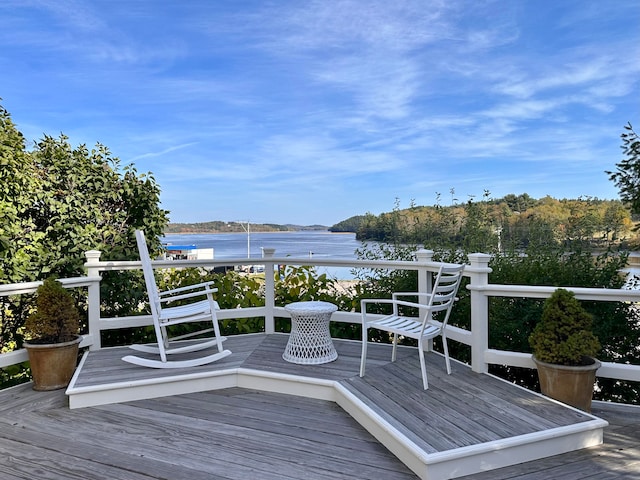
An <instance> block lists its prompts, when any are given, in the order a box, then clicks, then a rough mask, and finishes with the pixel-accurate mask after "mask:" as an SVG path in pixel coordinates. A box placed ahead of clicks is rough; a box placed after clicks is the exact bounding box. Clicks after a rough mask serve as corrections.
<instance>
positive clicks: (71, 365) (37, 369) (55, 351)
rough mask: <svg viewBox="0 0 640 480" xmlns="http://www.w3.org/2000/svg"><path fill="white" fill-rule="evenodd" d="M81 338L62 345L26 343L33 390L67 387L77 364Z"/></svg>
mask: <svg viewBox="0 0 640 480" xmlns="http://www.w3.org/2000/svg"><path fill="white" fill-rule="evenodd" d="M80 340H81V337H77V338H76V339H75V340H71V341H70V342H64V343H52V344H39V343H27V342H25V344H24V346H25V348H26V349H27V352H28V353H29V362H30V363H31V376H32V377H33V389H34V390H57V389H60V388H65V387H66V386H67V385H69V382H70V381H71V377H73V372H74V371H75V369H76V364H77V362H78V346H79V345H80Z"/></svg>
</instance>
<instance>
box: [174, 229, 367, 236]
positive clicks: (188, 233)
mask: <svg viewBox="0 0 640 480" xmlns="http://www.w3.org/2000/svg"><path fill="white" fill-rule="evenodd" d="M301 232H311V233H330V234H332V235H353V234H355V233H356V232H331V231H329V230H283V231H273V230H270V231H264V232H262V231H260V230H256V231H255V232H254V231H253V230H252V231H251V233H252V234H253V233H277V234H281V235H282V234H287V233H301ZM229 233H241V234H243V235H246V234H247V232H238V231H233V232H201V231H196V232H165V233H163V235H164V236H165V237H167V236H169V235H227V234H229Z"/></svg>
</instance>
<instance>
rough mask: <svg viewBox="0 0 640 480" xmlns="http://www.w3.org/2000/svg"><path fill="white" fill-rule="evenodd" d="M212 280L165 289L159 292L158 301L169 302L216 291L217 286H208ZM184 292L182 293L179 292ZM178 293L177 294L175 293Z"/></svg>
mask: <svg viewBox="0 0 640 480" xmlns="http://www.w3.org/2000/svg"><path fill="white" fill-rule="evenodd" d="M213 283H214V282H204V283H199V284H197V285H189V286H187V287H180V288H174V289H173V290H166V291H164V292H159V293H158V296H159V297H160V302H162V303H171V302H175V301H177V300H184V299H186V298H194V297H202V296H204V295H208V294H211V293H215V292H217V291H218V289H217V288H209V287H210V286H211V285H213ZM180 292H184V293H180ZM176 293H178V294H179V295H176Z"/></svg>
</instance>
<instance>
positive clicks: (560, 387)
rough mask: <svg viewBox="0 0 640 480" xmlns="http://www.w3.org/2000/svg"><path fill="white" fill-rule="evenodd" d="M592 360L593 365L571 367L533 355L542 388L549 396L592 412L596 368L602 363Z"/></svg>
mask: <svg viewBox="0 0 640 480" xmlns="http://www.w3.org/2000/svg"><path fill="white" fill-rule="evenodd" d="M592 360H593V364H591V365H584V366H578V367H569V366H565V365H556V364H553V363H545V362H541V361H539V360H537V359H536V357H533V361H534V362H535V364H536V366H537V367H538V378H539V379H540V390H542V393H543V394H544V395H546V396H548V397H551V398H553V399H555V400H559V401H561V402H563V403H566V404H568V405H571V406H572V407H576V408H579V409H580V410H584V411H585V412H590V411H591V399H592V397H593V385H594V383H595V381H596V370H598V368H600V365H601V363H600V362H599V361H598V360H596V359H592Z"/></svg>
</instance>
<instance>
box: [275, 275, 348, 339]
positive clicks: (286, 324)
mask: <svg viewBox="0 0 640 480" xmlns="http://www.w3.org/2000/svg"><path fill="white" fill-rule="evenodd" d="M311 300H317V301H325V302H331V303H333V304H335V305H337V306H338V309H340V310H347V311H348V310H350V309H351V298H350V294H349V292H348V291H345V290H343V289H341V288H340V286H339V283H338V281H337V280H335V279H333V278H330V277H329V276H328V275H327V274H326V273H323V274H320V275H318V274H317V272H316V270H315V268H314V267H311V266H308V265H307V266H305V265H302V266H292V265H281V266H280V268H279V269H278V271H277V272H276V273H275V303H276V305H279V306H284V305H286V304H288V303H292V302H302V301H311ZM290 328H291V324H290V321H289V320H288V319H282V318H277V319H276V331H278V332H288V331H289V330H290ZM353 329H354V328H353V326H350V325H346V324H332V325H331V332H332V335H334V336H336V337H341V338H353V337H354V333H353Z"/></svg>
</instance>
